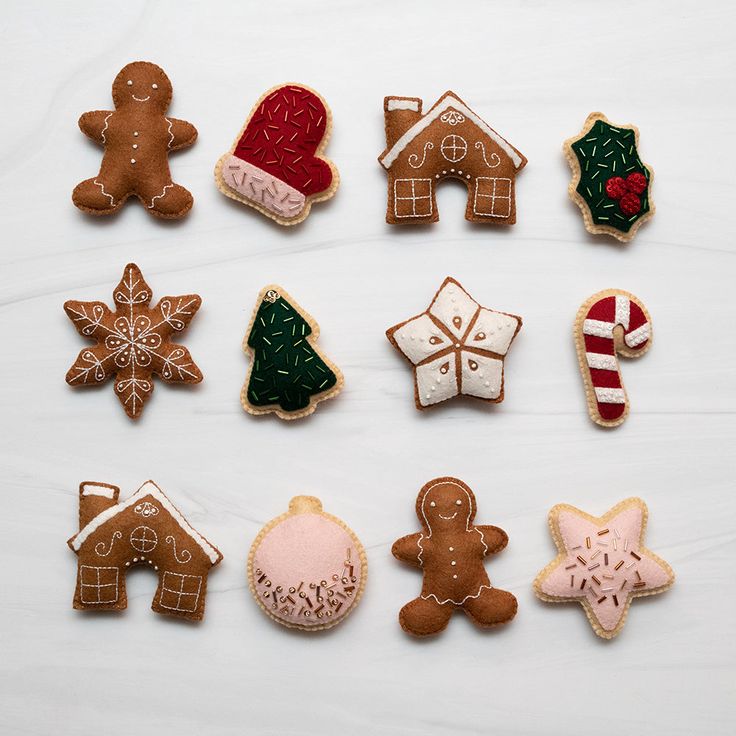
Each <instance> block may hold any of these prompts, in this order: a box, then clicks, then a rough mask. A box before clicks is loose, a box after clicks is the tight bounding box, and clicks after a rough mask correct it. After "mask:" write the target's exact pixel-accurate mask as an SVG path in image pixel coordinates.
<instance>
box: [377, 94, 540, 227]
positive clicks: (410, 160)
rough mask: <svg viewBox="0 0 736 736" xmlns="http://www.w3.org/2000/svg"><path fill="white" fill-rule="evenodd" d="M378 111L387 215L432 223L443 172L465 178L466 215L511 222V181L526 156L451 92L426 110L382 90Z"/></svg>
mask: <svg viewBox="0 0 736 736" xmlns="http://www.w3.org/2000/svg"><path fill="white" fill-rule="evenodd" d="M383 110H384V118H385V124H386V150H385V151H384V152H383V153H382V154H381V155H380V156H379V158H378V161H379V163H380V164H381V166H383V168H384V169H386V172H387V173H388V209H387V210H386V222H388V223H389V224H391V225H401V224H408V225H419V224H423V223H428V222H437V221H438V220H439V219H440V218H439V212H438V211H437V201H436V199H435V190H436V187H437V185H438V184H439V183H440V182H442V181H444V180H445V179H459V180H460V181H462V182H463V183H464V184H465V185H466V187H467V189H468V204H467V207H466V208H465V218H466V219H467V220H470V221H471V222H480V223H488V224H492V225H513V224H514V223H515V222H516V201H515V196H514V180H515V178H516V174H517V173H518V172H519V171H521V169H523V168H524V166H526V163H527V160H526V158H525V157H524V156H523V155H522V154H521V153H520V152H519V151H517V150H516V149H515V148H514V147H513V146H512V145H511V144H510V143H509V142H508V141H507V140H505V139H504V138H502V137H501V136H500V135H499V134H498V133H496V131H495V130H493V128H491V127H490V126H489V125H488V124H487V123H485V122H484V121H483V120H482V119H481V118H480V117H479V116H478V115H477V114H476V113H474V112H473V111H472V110H471V109H470V108H469V107H468V106H467V105H466V104H465V103H464V102H463V101H462V100H461V99H460V98H459V97H458V96H457V95H456V94H455V93H454V92H449V91H448V92H445V94H444V95H442V97H440V99H439V100H437V102H435V104H434V105H433V106H432V107H431V108H430V109H429V110H428V111H427V112H426V113H422V100H420V99H419V98H418V97H386V98H385V99H384V101H383Z"/></svg>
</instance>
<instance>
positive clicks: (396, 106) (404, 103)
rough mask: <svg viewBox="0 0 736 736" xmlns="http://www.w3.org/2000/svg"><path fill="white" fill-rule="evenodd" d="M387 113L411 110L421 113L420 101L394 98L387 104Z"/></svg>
mask: <svg viewBox="0 0 736 736" xmlns="http://www.w3.org/2000/svg"><path fill="white" fill-rule="evenodd" d="M386 110H387V112H392V111H393V110H411V111H412V112H419V101H418V100H405V99H403V98H401V97H392V98H391V99H389V100H388V102H387V103H386Z"/></svg>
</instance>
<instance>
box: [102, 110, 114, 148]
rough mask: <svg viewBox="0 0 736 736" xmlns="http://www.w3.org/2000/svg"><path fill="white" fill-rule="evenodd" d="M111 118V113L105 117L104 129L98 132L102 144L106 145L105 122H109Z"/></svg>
mask: <svg viewBox="0 0 736 736" xmlns="http://www.w3.org/2000/svg"><path fill="white" fill-rule="evenodd" d="M111 117H112V113H110V114H109V115H107V116H106V117H105V127H104V128H103V129H102V130H101V131H100V137H101V138H102V142H103V143H107V138H105V131H106V130H107V125H108V123H107V121H108V120H109V119H110V118H111Z"/></svg>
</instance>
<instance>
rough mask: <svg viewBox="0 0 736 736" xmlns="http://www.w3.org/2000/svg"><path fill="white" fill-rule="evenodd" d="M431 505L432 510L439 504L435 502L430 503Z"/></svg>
mask: <svg viewBox="0 0 736 736" xmlns="http://www.w3.org/2000/svg"><path fill="white" fill-rule="evenodd" d="M429 505H430V506H431V507H432V508H434V507H435V506H436V505H437V504H436V503H435V502H434V501H430V502H429Z"/></svg>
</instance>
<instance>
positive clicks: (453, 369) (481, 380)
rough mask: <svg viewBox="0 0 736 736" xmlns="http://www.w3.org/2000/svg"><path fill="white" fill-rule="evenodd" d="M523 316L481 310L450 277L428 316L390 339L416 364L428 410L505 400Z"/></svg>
mask: <svg viewBox="0 0 736 736" xmlns="http://www.w3.org/2000/svg"><path fill="white" fill-rule="evenodd" d="M520 329H521V317H518V316H516V315H514V314H507V313H506V312H497V311H494V310H492V309H487V308H485V307H482V306H480V304H478V302H476V301H475V300H474V299H472V298H471V297H470V295H469V294H468V293H467V291H465V289H463V287H462V286H461V285H460V284H459V283H458V282H457V281H455V279H453V278H450V277H448V278H446V279H445V280H444V282H443V283H442V286H440V288H439V291H438V292H437V293H436V294H435V296H434V299H432V303H431V304H430V305H429V307H428V308H427V310H426V311H425V312H422V314H420V315H418V316H416V317H412V318H411V319H409V320H407V321H406V322H401V323H400V324H398V325H394V326H393V327H390V328H389V329H388V330H387V331H386V336H387V337H388V339H389V340H390V341H391V344H392V345H393V346H394V347H395V348H396V349H397V350H399V351H400V352H401V353H403V355H404V357H406V359H407V360H408V361H409V362H410V363H411V364H412V365H413V366H414V400H415V403H416V406H417V409H426V408H427V407H429V406H433V405H434V404H439V403H440V402H441V401H446V400H447V399H451V398H453V397H454V396H458V395H460V394H463V395H465V396H473V397H475V398H478V399H483V400H484V401H487V402H490V403H496V404H497V403H500V402H501V401H503V397H504V358H505V356H506V353H507V352H508V350H509V347H510V346H511V343H512V342H513V340H514V338H515V337H516V335H517V334H518V332H519V330H520Z"/></svg>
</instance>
